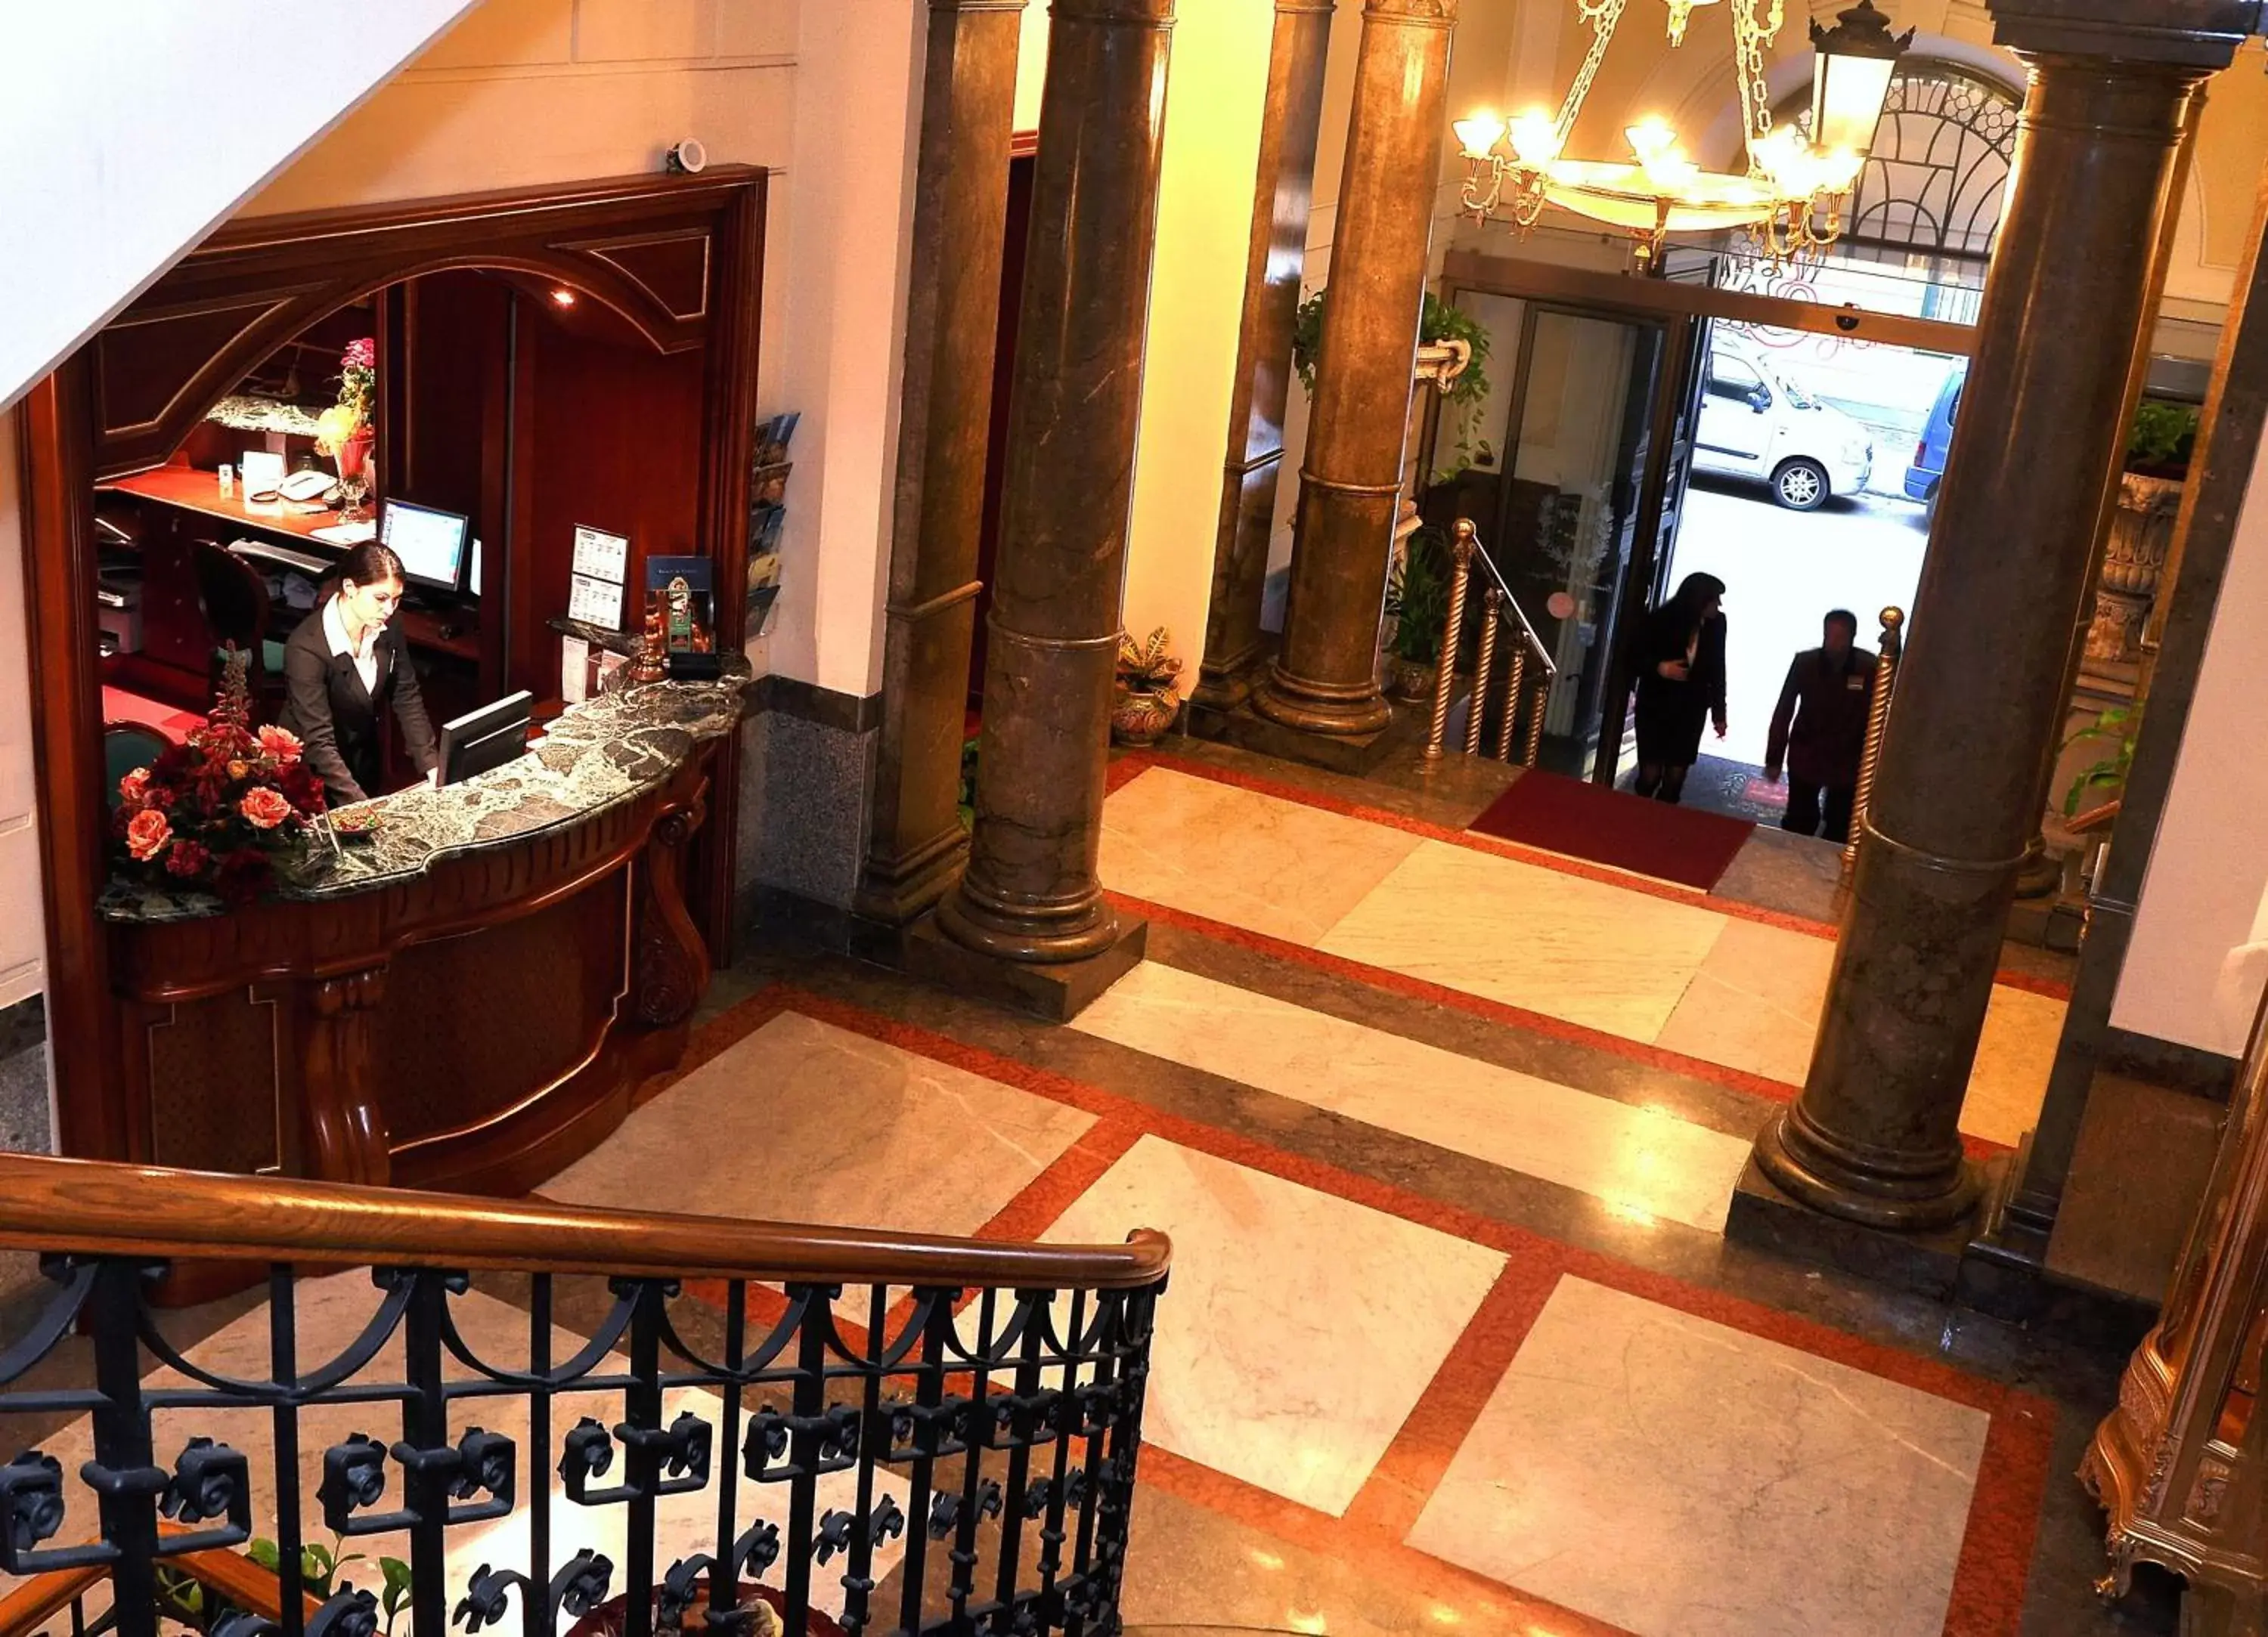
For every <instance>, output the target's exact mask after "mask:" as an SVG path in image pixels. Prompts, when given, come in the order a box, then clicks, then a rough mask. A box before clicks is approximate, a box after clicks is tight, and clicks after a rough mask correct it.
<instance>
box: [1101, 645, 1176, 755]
mask: <svg viewBox="0 0 2268 1637" xmlns="http://www.w3.org/2000/svg"><path fill="white" fill-rule="evenodd" d="M1172 641H1173V638H1172V636H1171V635H1169V634H1168V633H1167V629H1166V628H1165V627H1164V626H1162V625H1161V626H1160V627H1159V628H1157V629H1156V630H1154V631H1152V632H1151V633H1150V636H1149V640H1148V641H1147V642H1141V643H1137V642H1135V641H1134V638H1133V636H1132V635H1130V634H1129V633H1127V632H1124V631H1121V632H1120V633H1119V634H1118V677H1117V686H1116V689H1115V691H1114V693H1113V695H1112V700H1111V708H1110V732H1111V737H1112V738H1116V740H1117V741H1118V742H1119V743H1120V744H1121V745H1155V744H1156V743H1157V742H1158V741H1159V740H1160V739H1161V738H1165V737H1166V730H1167V728H1169V727H1171V726H1173V725H1174V716H1175V712H1177V711H1178V710H1180V708H1181V699H1180V696H1179V695H1178V694H1176V693H1175V689H1174V679H1175V678H1176V677H1178V676H1180V675H1181V674H1182V662H1181V661H1180V660H1178V659H1176V658H1175V657H1173V656H1172V655H1171V654H1169V653H1167V651H1166V650H1167V645H1168V644H1170V643H1171V642H1172Z"/></svg>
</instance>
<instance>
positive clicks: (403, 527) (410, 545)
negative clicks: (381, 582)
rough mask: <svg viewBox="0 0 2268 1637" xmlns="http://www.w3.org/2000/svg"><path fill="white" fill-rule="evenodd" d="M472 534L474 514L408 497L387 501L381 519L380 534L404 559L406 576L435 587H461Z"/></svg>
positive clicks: (442, 588) (381, 538)
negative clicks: (465, 514)
mask: <svg viewBox="0 0 2268 1637" xmlns="http://www.w3.org/2000/svg"><path fill="white" fill-rule="evenodd" d="M471 534H472V520H471V519H470V518H465V517H463V516H460V514H458V513H456V512H453V511H443V510H439V509H438V508H437V507H433V506H418V505H413V504H411V503H409V502H408V501H406V500H389V501H387V503H386V507H385V510H384V511H383V512H381V513H380V514H379V521H378V538H379V540H381V541H383V542H384V543H385V544H387V546H390V547H393V549H394V555H395V556H397V557H399V558H401V574H402V577H403V578H404V579H406V580H408V581H409V583H410V584H412V585H423V586H426V587H428V588H430V589H431V590H434V591H455V590H456V589H457V583H458V581H459V580H460V578H461V577H462V576H463V575H464V572H465V546H466V543H467V541H468V540H469V539H470V538H471Z"/></svg>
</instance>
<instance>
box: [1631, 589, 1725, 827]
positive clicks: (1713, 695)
mask: <svg viewBox="0 0 2268 1637" xmlns="http://www.w3.org/2000/svg"><path fill="white" fill-rule="evenodd" d="M1724 596H1725V583H1724V582H1723V581H1722V580H1720V579H1719V578H1718V577H1717V576H1715V575H1713V574H1689V575H1687V576H1685V578H1684V580H1683V583H1682V584H1679V586H1678V588H1677V594H1676V595H1675V596H1674V597H1672V598H1670V599H1669V600H1668V602H1666V603H1664V604H1662V605H1661V606H1660V607H1659V608H1656V609H1654V610H1653V612H1652V613H1648V614H1647V615H1646V623H1645V624H1644V625H1643V626H1642V627H1640V628H1639V630H1638V655H1637V667H1638V782H1637V784H1636V786H1635V787H1634V788H1635V789H1636V790H1637V792H1638V795H1640V796H1646V797H1648V798H1650V799H1652V800H1654V801H1663V802H1673V803H1674V802H1675V801H1676V800H1677V799H1678V797H1679V796H1682V795H1683V794H1684V791H1685V775H1686V774H1689V773H1690V772H1691V771H1692V770H1693V764H1694V763H1695V762H1696V761H1697V760H1700V756H1701V724H1702V723H1704V722H1706V721H1709V720H1711V719H1712V718H1713V719H1714V721H1715V723H1716V727H1717V737H1718V738H1720V739H1721V738H1724V737H1725V616H1724V614H1723V613H1721V612H1720V611H1719V610H1720V606H1721V604H1722V602H1723V599H1724Z"/></svg>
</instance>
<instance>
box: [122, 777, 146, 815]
mask: <svg viewBox="0 0 2268 1637" xmlns="http://www.w3.org/2000/svg"><path fill="white" fill-rule="evenodd" d="M118 799H119V800H120V801H121V802H122V803H123V804H125V805H126V806H127V807H129V808H130V809H131V810H133V811H136V812H139V811H141V810H142V809H143V808H144V807H145V806H147V805H148V804H149V800H150V770H149V769H148V768H147V767H136V769H135V770H134V771H133V772H131V773H129V774H127V775H126V776H125V777H124V778H122V779H121V780H120V781H119V782H118Z"/></svg>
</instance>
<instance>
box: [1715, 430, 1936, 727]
mask: <svg viewBox="0 0 2268 1637" xmlns="http://www.w3.org/2000/svg"><path fill="white" fill-rule="evenodd" d="M1876 461H1877V466H1878V470H1877V472H1876V473H1875V481H1876V483H1878V484H1879V483H1881V482H1882V481H1884V479H1885V478H1886V477H1887V479H1888V480H1889V482H1890V483H1891V484H1893V485H1895V484H1896V482H1897V481H1898V479H1899V478H1900V477H1901V476H1902V475H1903V471H1904V467H1903V463H1902V462H1900V461H1899V460H1898V459H1896V457H1895V456H1893V457H1892V458H1891V459H1889V462H1888V465H1889V468H1890V469H1889V472H1888V473H1884V472H1882V471H1881V470H1880V469H1879V467H1880V466H1881V464H1883V462H1882V454H1881V445H1880V444H1879V442H1878V444H1877V445H1876ZM1928 544H1929V535H1928V532H1927V529H1926V525H1925V523H1924V520H1923V516H1922V509H1921V507H1920V505H1919V504H1918V503H1916V502H1913V501H1910V500H1906V499H1904V498H1903V497H1897V498H1893V497H1892V496H1888V495H1882V494H1878V493H1875V492H1874V490H1873V489H1872V488H1869V489H1868V490H1867V492H1866V493H1865V494H1862V495H1859V496H1854V497H1852V498H1848V499H1844V498H1839V497H1838V498H1837V499H1833V500H1830V501H1829V502H1828V503H1826V504H1825V505H1823V506H1822V507H1821V508H1820V509H1819V510H1816V511H1791V510H1787V509H1786V508H1785V507H1782V506H1778V505H1776V504H1774V503H1772V501H1771V498H1770V491H1769V490H1768V489H1767V488H1765V486H1764V484H1763V483H1761V482H1745V481H1742V480H1740V479H1737V478H1722V477H1706V476H1697V477H1695V478H1694V480H1693V482H1692V487H1691V488H1690V489H1689V490H1688V491H1687V495H1686V500H1685V510H1684V515H1683V518H1681V519H1680V524H1679V529H1678V536H1677V547H1676V555H1675V562H1674V567H1673V571H1672V575H1671V581H1670V584H1672V585H1673V586H1675V584H1676V583H1677V581H1679V580H1682V579H1683V578H1684V577H1685V576H1687V575H1689V574H1693V573H1697V572H1705V573H1709V574H1713V575H1715V576H1717V577H1718V578H1719V579H1720V580H1722V581H1724V582H1725V584H1726V587H1727V590H1726V592H1725V620H1726V655H1725V664H1726V672H1727V684H1726V706H1727V708H1726V716H1727V721H1728V724H1729V727H1730V731H1729V733H1728V734H1727V737H1726V738H1723V739H1719V738H1716V737H1715V736H1714V734H1713V733H1705V734H1704V735H1703V738H1702V741H1701V750H1702V753H1703V754H1704V755H1707V756H1721V757H1725V758H1727V759H1729V760H1734V761H1742V762H1747V763H1749V764H1751V765H1753V766H1762V765H1763V762H1764V740H1765V738H1766V736H1767V734H1768V732H1769V731H1770V729H1771V713H1772V707H1773V706H1774V705H1775V704H1776V703H1778V700H1779V688H1780V684H1781V682H1782V681H1783V680H1785V679H1786V676H1787V665H1788V661H1789V660H1790V659H1791V658H1792V657H1794V655H1795V654H1796V653H1798V652H1799V651H1800V650H1803V649H1807V648H1816V647H1818V646H1819V622H1820V620H1821V619H1822V617H1823V615H1825V613H1827V611H1828V610H1829V609H1830V608H1848V609H1850V610H1851V611H1852V613H1855V614H1857V615H1858V616H1859V643H1860V645H1861V646H1863V647H1865V648H1867V649H1868V650H1872V649H1874V646H1875V645H1876V644H1877V643H1878V642H1881V624H1880V623H1879V621H1878V620H1877V618H1876V616H1877V615H1878V614H1879V613H1881V610H1882V608H1883V607H1884V606H1888V605H1891V604H1895V605H1896V606H1898V607H1900V608H1903V609H1905V610H1907V611H1909V612H1911V609H1912V607H1913V594H1914V588H1915V586H1917V585H1918V584H1919V583H1920V580H1921V562H1922V553H1923V551H1924V549H1925V548H1926V547H1927V546H1928Z"/></svg>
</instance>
